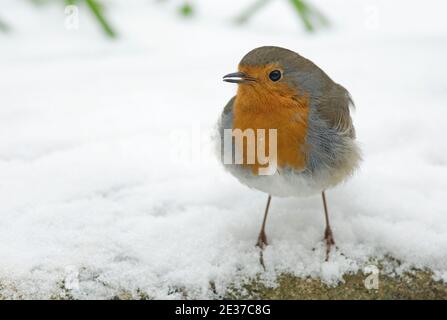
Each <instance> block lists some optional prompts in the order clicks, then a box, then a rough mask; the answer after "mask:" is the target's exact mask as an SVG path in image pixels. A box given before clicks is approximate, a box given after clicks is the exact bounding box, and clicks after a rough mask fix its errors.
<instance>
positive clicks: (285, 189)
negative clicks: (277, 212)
mask: <svg viewBox="0 0 447 320" xmlns="http://www.w3.org/2000/svg"><path fill="white" fill-rule="evenodd" d="M225 167H226V169H227V170H228V171H229V172H231V173H232V174H233V175H234V176H235V177H236V178H237V179H238V180H239V181H240V182H241V183H243V184H245V185H247V186H249V187H250V188H254V189H257V190H260V191H263V192H266V193H268V194H270V195H272V196H277V197H302V196H309V195H312V194H316V193H319V192H321V191H323V190H325V189H326V188H328V187H330V185H331V183H330V179H327V177H326V178H323V177H320V178H316V177H313V176H311V175H310V174H308V173H306V172H299V171H293V170H289V169H288V170H279V171H277V172H276V173H275V174H273V175H253V174H252V172H251V170H249V169H246V168H244V167H241V166H239V165H226V166H225Z"/></svg>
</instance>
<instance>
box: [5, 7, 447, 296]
mask: <svg viewBox="0 0 447 320" xmlns="http://www.w3.org/2000/svg"><path fill="white" fill-rule="evenodd" d="M2 2H3V4H4V6H3V7H4V8H8V9H7V10H4V12H1V18H2V19H3V20H4V21H6V22H8V23H9V24H10V25H11V26H12V27H13V31H14V32H11V33H9V34H0V70H1V71H0V101H1V102H0V296H1V295H3V296H8V297H27V298H48V297H51V296H57V295H61V292H62V291H64V292H67V291H68V292H69V294H70V295H72V296H73V297H75V298H110V297H112V296H113V295H115V294H119V293H120V292H123V291H127V292H130V293H131V294H134V295H135V296H136V295H137V292H139V291H141V292H146V293H147V294H148V295H149V296H150V297H153V298H179V297H181V296H182V292H187V294H188V296H189V297H199V298H200V297H202V298H204V297H205V298H206V297H219V296H221V295H222V294H223V293H224V292H225V290H226V287H227V286H228V285H229V284H231V283H236V284H237V283H240V282H241V281H243V280H244V279H248V278H249V277H251V276H254V275H256V274H257V273H261V274H262V275H263V277H264V278H265V279H266V280H274V279H275V275H277V274H278V273H280V272H290V273H293V274H295V275H297V276H312V277H320V278H322V279H323V280H324V281H327V282H334V281H338V280H340V279H341V277H342V275H343V274H344V273H346V272H355V271H357V270H359V269H361V268H363V267H364V266H365V265H366V264H369V263H370V262H368V261H369V260H370V259H375V258H381V257H384V256H392V257H394V258H396V259H399V260H400V261H401V262H402V266H401V267H400V268H399V269H398V270H397V272H399V271H402V270H405V269H408V268H411V267H421V268H422V267H428V268H430V269H431V270H433V271H434V273H435V276H436V277H437V278H441V279H443V280H445V281H446V280H447V209H446V208H447V206H446V204H445V197H446V192H447V144H446V141H445V127H446V125H447V109H446V102H447V64H446V63H445V57H446V56H447V23H446V20H445V17H443V15H444V13H445V10H446V9H447V8H446V5H445V4H444V2H442V1H435V0H431V1H426V2H424V7H425V9H424V11H421V10H420V8H419V6H414V7H412V6H410V5H409V4H408V3H407V2H406V1H403V0H399V1H365V2H364V3H362V4H360V1H355V0H349V1H333V0H326V1H323V0H319V1H316V2H314V3H316V4H317V5H319V7H320V8H322V9H323V11H325V12H326V14H327V15H328V16H329V17H330V18H331V20H332V22H333V26H332V28H331V29H330V30H329V31H323V32H321V33H320V34H318V35H315V36H312V35H307V34H305V33H303V32H302V31H301V26H300V23H299V22H298V21H297V19H296V17H295V13H294V12H292V11H291V10H290V9H289V8H288V7H287V3H285V1H276V2H275V3H272V5H271V6H270V8H266V10H264V11H262V12H260V13H259V15H257V16H256V17H255V18H254V19H253V20H252V21H251V22H250V23H249V24H248V25H247V26H245V27H237V26H234V25H232V24H231V18H232V17H234V16H235V15H237V14H238V13H239V12H240V9H241V8H243V7H244V6H245V5H246V4H248V3H250V1H235V0H233V1H204V0H202V1H195V2H194V3H198V4H199V5H198V9H199V12H198V16H197V17H196V18H195V19H191V20H182V19H180V18H179V17H178V16H177V15H176V12H175V10H174V9H173V8H174V7H175V5H176V4H178V2H177V3H176V2H175V1H170V2H167V3H151V2H149V1H116V0H115V1H113V2H112V3H111V4H110V5H109V6H108V9H109V12H108V13H109V14H110V17H111V19H112V21H113V22H114V25H115V26H116V27H117V29H118V30H119V33H120V39H119V40H117V41H109V40H107V39H105V38H104V37H103V36H102V35H101V34H100V33H99V32H98V31H97V28H96V25H95V24H94V23H93V22H92V20H91V19H90V17H89V16H88V13H86V12H84V10H85V9H84V8H81V16H80V27H79V30H71V31H70V30H66V29H65V28H64V15H63V8H61V7H58V6H57V5H50V6H45V7H42V8H38V9H34V8H32V7H31V6H30V5H29V3H27V2H25V1H17V0H3V1H2ZM376 14H378V16H377V17H378V20H374V19H375V17H376V16H375V15H376ZM371 19H373V20H371ZM261 45H279V46H284V47H288V48H290V49H293V50H296V51H298V52H299V53H301V54H302V55H304V56H306V57H308V58H310V59H312V60H313V61H314V62H316V63H317V64H318V65H320V66H321V67H322V68H323V69H324V70H326V71H327V73H328V74H329V75H330V76H331V77H332V78H333V79H334V80H335V81H337V82H340V83H341V84H343V85H344V86H346V87H347V88H348V89H349V90H350V91H351V93H352V95H353V97H354V100H355V102H356V105H357V111H356V113H355V115H354V117H355V119H354V120H355V125H356V127H357V131H358V137H359V141H360V142H361V145H362V148H363V152H364V159H365V160H364V162H363V164H362V167H361V170H360V171H359V172H358V173H357V174H356V175H355V176H354V177H353V178H352V179H351V180H349V181H348V182H347V183H345V184H343V185H340V186H338V187H337V188H335V189H333V190H330V191H329V192H328V195H327V196H328V201H329V209H330V213H331V217H332V224H333V229H334V233H335V237H336V241H337V244H338V247H339V250H338V251H337V252H335V253H334V254H333V255H332V256H331V259H330V261H329V262H324V246H323V243H322V241H321V239H322V235H323V227H324V224H323V221H324V220H323V208H322V203H321V200H320V197H319V196H318V195H316V196H313V197H309V198H302V199H300V198H288V199H277V198H274V199H273V201H272V206H271V215H270V219H269V221H268V225H267V233H268V237H269V240H270V243H271V245H270V246H269V247H268V248H267V249H266V251H265V253H264V260H265V264H266V267H267V271H265V272H264V271H263V270H262V267H261V266H260V264H259V251H258V250H257V249H256V248H255V247H254V243H255V241H256V237H257V233H258V230H259V227H260V224H261V218H262V214H263V209H264V206H265V201H266V195H264V194H262V193H260V192H257V191H254V190H250V189H248V188H246V187H244V186H242V185H240V184H239V183H238V182H237V180H236V179H235V178H233V177H232V176H230V175H229V174H228V173H226V172H225V171H224V170H223V169H222V168H221V166H220V165H219V164H218V162H217V161H216V159H215V158H214V156H213V154H212V152H211V151H210V150H211V149H212V147H211V143H210V138H209V136H210V135H211V129H212V128H213V126H214V123H215V121H216V120H217V117H218V115H219V114H220V112H221V110H222V108H223V106H224V105H225V103H226V102H227V101H228V99H229V98H230V97H231V96H232V94H234V91H235V87H234V86H232V85H229V84H226V83H222V82H221V76H222V75H224V74H226V73H229V72H233V71H235V70H236V66H237V63H238V61H239V60H240V58H241V57H242V56H243V55H244V54H245V53H246V52H247V51H248V50H250V49H252V48H254V47H257V46H261ZM314 249H315V250H314ZM341 253H343V255H342V254H341ZM210 282H214V284H215V288H216V289H215V292H213V291H212V290H211V289H210ZM64 286H65V289H63V287H64Z"/></svg>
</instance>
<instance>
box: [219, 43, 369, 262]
mask: <svg viewBox="0 0 447 320" xmlns="http://www.w3.org/2000/svg"><path fill="white" fill-rule="evenodd" d="M238 70H239V71H238V72H235V73H230V74H227V75H226V76H224V77H223V80H224V81H226V82H231V83H237V84H238V88H237V94H236V96H234V97H233V98H231V99H230V101H229V102H228V103H227V105H226V106H225V108H224V110H223V113H222V115H221V117H220V120H219V124H218V127H219V133H220V137H221V144H220V145H221V146H223V145H225V143H227V142H225V141H224V138H225V136H226V132H228V130H230V131H231V132H235V131H238V132H242V133H243V135H242V139H238V141H239V145H238V144H237V143H236V142H235V140H236V138H235V135H232V136H231V138H232V140H231V142H232V148H222V149H223V151H222V153H221V155H222V159H224V158H225V157H226V156H227V155H228V153H231V155H230V158H231V159H232V160H233V161H232V162H231V163H228V162H224V166H225V167H226V169H227V170H228V171H229V172H230V173H232V174H233V175H234V176H235V177H236V178H237V179H238V180H239V181H240V182H242V183H243V184H245V185H247V186H249V187H251V188H255V189H257V190H260V191H263V192H265V193H267V194H268V198H267V205H266V208H265V212H264V218H263V221H262V225H261V230H260V232H259V237H258V241H257V244H256V245H257V246H259V247H260V248H261V254H262V249H263V248H264V247H265V246H266V245H267V244H268V242H267V236H266V233H265V225H266V221H267V215H268V211H269V207H270V202H271V199H272V196H278V197H288V196H306V195H311V194H319V193H321V196H322V200H323V208H324V216H325V224H326V228H325V231H324V241H325V243H326V261H327V260H328V258H329V253H330V250H331V247H332V246H333V245H335V241H334V236H333V233H332V230H331V226H330V223H329V214H328V207H327V201H326V195H325V190H327V189H328V188H330V187H333V186H335V185H337V184H339V183H340V182H342V181H344V180H345V179H346V178H348V177H349V176H351V175H352V173H353V172H354V171H355V169H356V168H357V167H358V165H359V162H360V160H361V155H360V149H359V147H358V145H357V143H356V140H355V138H356V136H355V129H354V126H353V123H352V119H351V116H350V108H351V107H352V106H353V105H354V104H353V101H352V99H351V96H350V94H349V92H348V91H347V90H346V89H345V88H344V87H342V86H341V85H339V84H337V83H335V82H334V81H332V79H331V78H329V76H328V75H327V74H326V73H325V72H324V71H323V70H321V69H320V68H319V67H318V66H316V65H315V64H314V63H313V62H311V61H310V60H308V59H306V58H304V57H302V56H300V55H299V54H297V53H296V52H293V51H291V50H288V49H284V48H280V47H273V46H266V47H260V48H256V49H254V50H252V51H250V52H249V53H247V54H246V55H245V56H244V57H243V59H242V60H241V62H240V63H239V68H238ZM260 129H262V130H268V131H271V130H272V129H273V130H275V135H274V138H275V143H274V144H273V143H272V144H271V143H270V142H272V139H273V138H271V137H270V138H268V137H265V132H264V134H263V135H262V137H261V139H258V138H259V136H260ZM249 130H252V132H253V133H252V134H251V137H256V141H255V142H259V141H261V142H262V141H263V146H264V147H265V145H266V144H268V146H270V150H267V151H268V152H266V153H269V154H272V153H273V151H275V156H276V158H275V159H274V160H275V161H274V162H275V166H274V169H275V170H273V171H272V172H270V173H269V174H260V170H261V169H262V168H264V167H265V166H266V164H265V161H264V162H261V161H260V160H259V159H256V160H255V161H254V162H253V161H252V162H249V161H248V160H249V159H248V158H247V155H246V152H247V150H248V147H250V146H249V145H248V144H249V139H248V138H249V137H250V134H247V132H248V131H249ZM268 139H270V140H271V141H269V142H268V143H267V140H268ZM244 141H247V144H246V146H245V147H244V146H242V147H241V145H240V143H242V144H243V143H244ZM250 141H251V142H253V140H250ZM272 146H274V148H275V150H273V149H272ZM222 149H221V150H222ZM227 149H228V150H227ZM235 150H239V152H242V153H243V157H242V160H243V161H242V162H239V163H234V158H235V154H234V153H235V152H236V151H235ZM241 150H242V151H241ZM258 155H259V153H258ZM261 260H262V255H261Z"/></svg>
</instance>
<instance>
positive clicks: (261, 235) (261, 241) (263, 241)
mask: <svg viewBox="0 0 447 320" xmlns="http://www.w3.org/2000/svg"><path fill="white" fill-rule="evenodd" d="M271 200H272V196H271V195H269V197H268V199H267V206H266V207H265V213H264V219H263V220H262V226H261V231H260V232H259V237H258V242H257V243H256V245H257V246H258V247H259V248H261V249H264V247H265V246H267V245H268V243H267V236H266V235H265V223H266V221H267V214H268V213H269V207H270V201H271Z"/></svg>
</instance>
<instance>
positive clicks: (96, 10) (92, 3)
mask: <svg viewBox="0 0 447 320" xmlns="http://www.w3.org/2000/svg"><path fill="white" fill-rule="evenodd" d="M85 2H86V3H87V6H88V7H89V8H90V11H91V12H92V13H93V15H94V16H95V17H96V20H98V22H99V24H100V25H101V27H102V29H103V30H104V32H105V33H106V35H107V36H109V37H110V38H115V37H116V33H115V31H114V30H113V29H112V27H111V25H110V24H109V23H108V22H107V20H106V18H105V17H104V15H103V12H102V8H101V6H100V5H99V3H97V2H96V0H85Z"/></svg>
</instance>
